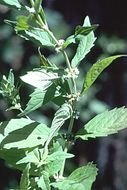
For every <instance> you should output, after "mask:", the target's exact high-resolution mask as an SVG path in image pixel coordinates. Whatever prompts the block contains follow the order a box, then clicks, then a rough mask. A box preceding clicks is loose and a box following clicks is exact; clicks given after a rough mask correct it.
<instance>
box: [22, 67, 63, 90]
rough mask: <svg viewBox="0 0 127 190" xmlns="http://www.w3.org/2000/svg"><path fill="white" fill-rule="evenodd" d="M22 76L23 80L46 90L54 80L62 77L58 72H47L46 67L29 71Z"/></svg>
mask: <svg viewBox="0 0 127 190" xmlns="http://www.w3.org/2000/svg"><path fill="white" fill-rule="evenodd" d="M20 78H21V80H22V81H24V82H26V83H28V84H30V85H32V86H34V87H36V88H39V89H41V90H43V91H44V90H46V89H47V88H48V87H49V86H50V85H51V84H52V83H53V80H56V79H58V78H60V76H58V73H55V72H47V71H46V70H45V69H42V70H39V71H29V72H28V73H27V74H26V75H24V76H21V77H20Z"/></svg>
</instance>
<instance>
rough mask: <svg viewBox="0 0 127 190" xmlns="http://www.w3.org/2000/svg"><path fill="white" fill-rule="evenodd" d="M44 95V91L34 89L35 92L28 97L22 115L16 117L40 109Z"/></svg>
mask: <svg viewBox="0 0 127 190" xmlns="http://www.w3.org/2000/svg"><path fill="white" fill-rule="evenodd" d="M45 93H46V92H45V91H42V90H41V89H38V88H36V89H35V91H34V92H33V93H32V94H31V95H30V100H29V101H28V103H27V106H26V108H25V110H24V111H23V112H22V113H20V114H19V115H18V116H20V117H21V116H23V115H27V114H29V113H30V112H32V111H34V110H36V109H38V108H39V107H41V106H42V104H43V101H44V97H45Z"/></svg>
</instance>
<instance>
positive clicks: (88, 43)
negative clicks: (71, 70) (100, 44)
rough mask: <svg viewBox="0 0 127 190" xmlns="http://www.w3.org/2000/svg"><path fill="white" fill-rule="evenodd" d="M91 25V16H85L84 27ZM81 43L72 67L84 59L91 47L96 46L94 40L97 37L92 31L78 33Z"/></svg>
mask: <svg viewBox="0 0 127 190" xmlns="http://www.w3.org/2000/svg"><path fill="white" fill-rule="evenodd" d="M87 26H91V24H90V21H89V17H88V16H87V17H86V18H85V21H84V24H83V27H87ZM78 39H79V44H78V48H77V50H76V54H75V56H74V57H73V59H72V61H71V65H72V67H76V66H77V65H78V64H79V63H80V61H82V59H84V58H85V56H86V55H87V54H88V53H89V51H90V49H91V48H92V47H93V46H94V42H95V40H96V38H95V37H94V33H93V32H90V33H89V34H88V35H86V36H83V35H78Z"/></svg>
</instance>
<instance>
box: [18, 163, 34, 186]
mask: <svg viewBox="0 0 127 190" xmlns="http://www.w3.org/2000/svg"><path fill="white" fill-rule="evenodd" d="M30 167H31V166H30V164H27V165H26V168H25V169H24V170H23V173H22V176H21V179H20V189H24V190H25V189H28V188H29V185H30V180H29V170H30Z"/></svg>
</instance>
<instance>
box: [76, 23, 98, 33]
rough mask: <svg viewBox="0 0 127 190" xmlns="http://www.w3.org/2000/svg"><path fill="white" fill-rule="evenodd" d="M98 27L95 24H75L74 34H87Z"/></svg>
mask: <svg viewBox="0 0 127 190" xmlns="http://www.w3.org/2000/svg"><path fill="white" fill-rule="evenodd" d="M97 27H98V25H97V24H94V25H91V26H77V27H76V29H75V35H79V34H82V35H88V34H89V33H90V32H92V31H94V30H95V29H96V28H97Z"/></svg>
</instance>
